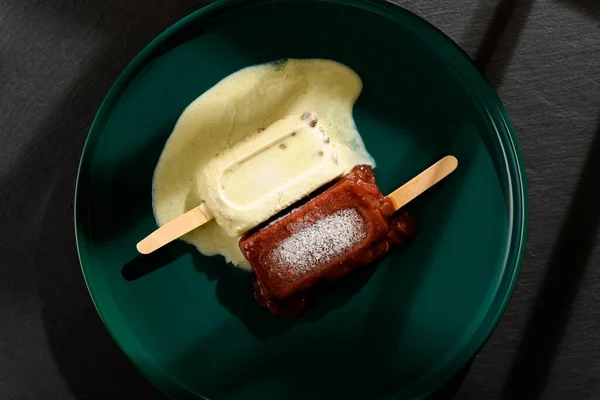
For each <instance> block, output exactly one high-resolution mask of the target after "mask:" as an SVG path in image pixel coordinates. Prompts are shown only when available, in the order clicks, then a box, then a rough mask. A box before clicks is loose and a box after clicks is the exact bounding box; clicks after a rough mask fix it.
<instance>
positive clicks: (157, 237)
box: [136, 206, 212, 254]
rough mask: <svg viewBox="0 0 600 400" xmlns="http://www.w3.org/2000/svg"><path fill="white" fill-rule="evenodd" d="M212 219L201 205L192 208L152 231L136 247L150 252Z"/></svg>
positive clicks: (140, 250)
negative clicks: (203, 210)
mask: <svg viewBox="0 0 600 400" xmlns="http://www.w3.org/2000/svg"><path fill="white" fill-rule="evenodd" d="M211 219H212V218H211V217H209V216H207V215H206V214H204V213H203V212H202V210H201V209H200V206H198V207H195V208H192V209H191V210H190V211H188V212H186V213H185V214H183V215H181V216H179V217H177V218H175V219H174V220H173V221H169V222H167V223H166V224H164V225H163V226H161V227H160V228H158V229H157V230H155V231H154V232H152V233H151V234H150V235H148V236H147V237H146V238H145V239H144V240H142V241H141V242H139V243H138V244H137V246H136V248H137V250H138V251H139V252H140V253H142V254H150V253H152V252H153V251H156V250H158V249H160V248H161V247H163V246H164V245H165V244H168V243H171V242H172V241H173V240H175V239H178V238H180V237H181V236H183V235H185V234H186V233H188V232H191V231H193V230H194V229H196V228H198V227H199V226H201V225H203V224H205V223H207V222H208V221H210V220H211Z"/></svg>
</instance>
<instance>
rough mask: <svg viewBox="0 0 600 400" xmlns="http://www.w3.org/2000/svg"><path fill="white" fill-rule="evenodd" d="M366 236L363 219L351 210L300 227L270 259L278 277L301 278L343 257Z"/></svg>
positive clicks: (347, 209) (273, 251)
mask: <svg viewBox="0 0 600 400" xmlns="http://www.w3.org/2000/svg"><path fill="white" fill-rule="evenodd" d="M366 236H367V232H366V227H365V222H364V220H363V218H362V216H361V215H360V214H359V213H358V211H356V210H355V209H354V208H346V209H343V210H339V211H336V212H335V213H333V214H331V215H328V216H326V217H325V218H322V219H319V220H317V221H316V222H314V223H312V224H310V225H306V226H301V227H299V229H298V231H297V232H295V233H294V234H293V235H292V236H290V237H289V238H287V239H285V240H284V241H282V242H281V243H279V244H278V245H277V246H276V247H275V248H274V249H273V250H272V252H271V254H270V257H271V258H272V261H273V263H274V264H275V265H274V269H275V270H276V271H277V273H278V275H280V276H282V275H284V274H285V275H288V274H289V275H294V276H297V275H304V274H307V273H309V272H311V271H312V270H314V269H316V268H318V267H321V266H323V265H325V264H327V263H329V262H331V261H333V260H335V259H336V258H338V257H340V256H342V255H343V254H344V253H345V252H347V251H349V250H351V249H352V248H353V247H354V246H356V245H358V244H360V242H361V241H362V240H363V239H364V238H365V237H366Z"/></svg>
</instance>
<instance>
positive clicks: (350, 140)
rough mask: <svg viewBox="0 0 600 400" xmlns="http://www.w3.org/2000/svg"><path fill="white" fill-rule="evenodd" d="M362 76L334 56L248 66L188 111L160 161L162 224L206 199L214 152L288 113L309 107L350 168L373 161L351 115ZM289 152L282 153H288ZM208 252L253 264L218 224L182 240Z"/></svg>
mask: <svg viewBox="0 0 600 400" xmlns="http://www.w3.org/2000/svg"><path fill="white" fill-rule="evenodd" d="M361 90H362V81H361V79H360V78H359V76H358V75H357V74H356V73H355V72H354V71H352V70H351V69H350V68H348V67H346V66H344V65H342V64H339V63H337V62H334V61H330V60H287V61H285V62H281V63H269V64H263V65H258V66H254V67H249V68H245V69H242V70H240V71H238V72H236V73H234V74H232V75H230V76H228V77H226V78H225V79H223V80H222V81H221V82H219V83H217V84H216V85H215V86H214V87H212V88H211V89H210V90H208V91H207V92H206V93H204V94H203V95H201V96H200V97H198V98H197V99H196V100H195V101H194V102H193V103H191V104H190V105H189V106H188V107H187V108H186V109H185V111H184V112H183V114H182V115H181V117H180V118H179V120H178V121H177V124H176V125H175V128H174V130H173V133H172V134H171V136H170V137H169V140H168V141H167V143H166V145H165V148H164V150H163V153H162V154H161V157H160V159H159V161H158V165H157V166H156V171H155V173H154V182H153V188H154V191H153V208H154V215H155V218H156V221H157V223H158V224H159V225H163V224H165V223H166V222H168V221H170V220H172V219H174V218H176V217H178V216H180V215H181V214H183V213H185V212H186V211H188V210H190V209H191V208H193V207H195V206H197V205H199V204H200V202H201V198H200V195H199V193H198V182H197V180H198V178H199V176H200V171H201V170H202V168H203V167H204V166H205V165H206V163H207V162H208V161H209V160H210V159H211V157H214V155H215V154H217V153H220V152H223V151H225V150H226V149H227V148H228V147H231V146H232V145H233V144H235V143H237V142H238V141H240V140H241V139H242V138H244V137H245V136H246V135H249V134H252V133H254V132H255V131H256V130H258V129H263V128H265V127H267V126H269V125H270V124H271V123H273V122H275V121H277V120H279V119H282V118H285V117H286V116H289V115H293V114H297V115H301V114H302V113H303V112H304V111H305V110H311V111H314V112H316V113H317V114H318V115H319V125H320V126H322V127H323V128H324V130H325V132H326V133H327V135H329V136H330V137H332V138H333V139H334V140H335V141H336V143H337V144H338V146H337V152H338V158H339V163H340V165H342V166H343V167H344V169H345V170H346V172H348V171H350V170H351V169H352V167H354V166H355V165H357V164H368V165H372V166H374V160H373V158H372V157H371V156H370V155H369V153H367V151H366V149H365V146H364V144H363V141H362V139H361V137H360V135H359V133H358V131H357V130H356V126H355V124H354V120H353V118H352V107H353V106H354V102H355V101H356V99H357V98H358V95H359V94H360V92H361ZM282 154H283V153H282ZM183 239H184V240H185V241H186V242H188V243H191V244H193V245H194V246H196V247H197V248H198V250H199V251H200V252H201V253H202V254H205V255H215V254H221V255H223V256H224V257H225V258H226V259H227V260H228V261H230V262H232V263H233V264H235V265H237V266H239V267H241V268H244V269H248V268H249V265H248V263H247V261H246V259H245V258H244V256H243V255H242V253H241V251H240V249H239V247H238V241H239V237H237V238H236V237H233V238H232V237H230V236H229V235H228V234H227V233H226V232H225V230H223V229H222V228H221V227H220V226H219V225H218V224H217V223H216V222H215V221H210V222H209V223H207V224H205V225H203V226H201V227H200V228H198V229H196V230H195V231H193V232H191V233H189V234H187V235H186V236H185V237H184V238H183Z"/></svg>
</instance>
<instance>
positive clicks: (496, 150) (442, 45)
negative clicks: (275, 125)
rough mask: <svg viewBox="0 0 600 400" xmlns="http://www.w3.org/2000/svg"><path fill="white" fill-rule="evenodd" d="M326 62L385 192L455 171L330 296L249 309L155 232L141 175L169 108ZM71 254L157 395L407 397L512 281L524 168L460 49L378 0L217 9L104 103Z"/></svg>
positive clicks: (235, 4) (211, 271)
mask: <svg viewBox="0 0 600 400" xmlns="http://www.w3.org/2000/svg"><path fill="white" fill-rule="evenodd" d="M282 58H328V59H332V60H335V61H339V62H341V63H344V64H346V65H348V66H349V67H351V68H352V69H353V70H354V71H356V72H357V73H358V74H359V75H360V76H361V78H362V79H363V83H364V89H363V92H362V94H361V96H360V98H359V100H358V102H357V103H356V106H355V109H354V117H355V120H356V124H357V126H358V130H359V131H360V132H361V134H362V137H363V139H364V141H365V144H366V147H367V149H368V150H369V151H370V153H371V154H372V155H373V156H374V157H375V159H376V160H377V162H378V167H377V168H376V173H377V176H378V179H379V183H380V187H381V189H382V192H384V193H386V192H389V191H391V190H392V189H393V188H395V187H397V186H398V185H400V184H402V183H404V182H405V181H407V180H408V179H410V178H411V177H412V176H414V175H415V174H417V173H418V172H420V171H421V170H423V169H424V168H426V167H427V166H429V165H430V164H432V163H433V162H435V161H436V160H438V159H439V158H441V157H442V156H444V155H446V154H453V155H455V156H456V157H457V158H458V159H459V163H460V165H459V168H458V170H457V171H456V172H455V173H454V174H453V175H452V176H451V177H450V178H449V179H447V180H446V181H445V182H444V183H443V184H441V185H439V186H438V187H436V188H435V189H434V190H432V191H431V192H429V193H428V194H427V195H425V196H424V197H423V198H421V199H419V200H418V201H417V202H416V203H415V204H414V205H413V206H412V207H413V209H414V211H415V213H416V214H417V217H418V219H419V223H420V230H419V232H418V235H417V237H416V239H415V241H414V242H413V243H412V244H411V245H410V246H409V247H408V248H407V249H406V250H405V251H402V252H400V253H397V254H394V255H391V256H388V257H387V258H385V259H384V260H383V261H382V262H380V263H379V265H378V266H377V268H374V267H365V268H362V269H360V270H359V271H356V272H355V273H353V274H351V275H350V276H348V277H347V278H345V279H343V280H342V281H341V282H339V283H338V284H336V285H335V286H334V287H333V288H332V290H331V291H330V293H329V294H328V295H327V296H326V297H325V299H324V300H323V301H322V302H321V303H320V304H319V305H318V306H317V307H316V308H314V309H313V310H311V311H310V312H309V313H308V314H306V315H305V316H304V317H303V318H300V319H281V318H277V317H274V316H272V315H270V314H269V313H268V312H267V311H266V310H265V309H263V308H261V307H259V306H258V305H257V303H256V302H255V301H254V298H253V296H252V291H251V288H250V283H249V277H248V276H247V275H246V274H242V273H240V272H238V271H236V270H235V269H233V268H231V267H230V266H228V265H227V264H225V262H224V261H223V259H222V258H221V257H204V256H202V255H200V254H198V253H197V252H196V251H195V250H194V249H193V248H192V247H191V246H188V245H185V244H183V243H174V244H172V245H171V246H168V247H167V248H165V249H163V250H162V251H160V252H158V253H156V254H154V255H152V256H149V257H139V256H138V255H137V254H136V249H135V244H136V243H137V241H138V240H140V239H141V238H143V237H144V236H145V235H146V234H148V233H149V232H151V231H152V230H153V229H155V228H156V225H155V222H154V218H153V216H152V205H151V200H152V196H151V191H152V186H151V185H152V174H153V171H154V167H155V165H156V163H157V160H158V157H159V155H160V153H161V150H162V148H163V146H164V144H165V142H166V140H167V138H168V137H169V134H170V132H171V130H172V128H173V126H174V124H175V122H176V121H177V118H178V117H179V115H180V114H181V112H182V111H183V110H184V108H185V107H186V106H187V105H188V104H189V103H190V102H192V101H193V100H194V99H195V98H196V97H198V96H199V95H200V94H202V93H203V92H204V91H206V90H207V89H209V88H210V87H212V86H213V85H214V84H216V83H217V82H218V81H219V80H221V79H222V78H224V77H226V76H227V75H229V74H231V73H233V72H235V71H237V70H239V69H241V68H244V67H247V66H250V65H254V64H259V63H264V62H268V61H273V60H280V59H282ZM75 220H76V235H77V242H78V248H79V256H80V259H81V265H82V269H83V273H84V275H85V278H86V281H87V284H88V286H89V290H90V293H91V295H92V297H93V299H94V302H95V304H96V307H97V308H98V312H99V313H100V315H101V317H102V319H103V321H104V323H105V324H106V326H107V327H108V329H109V330H110V332H111V334H112V335H113V337H114V338H115V340H116V341H117V342H118V343H119V345H120V346H121V348H122V349H123V350H124V352H125V353H126V354H127V356H128V357H129V358H130V359H131V360H132V361H133V362H134V363H135V364H136V365H137V366H138V367H139V368H140V369H141V370H142V371H143V372H144V374H145V375H146V376H147V377H148V378H149V379H150V380H151V381H152V382H153V383H154V384H156V386H158V387H159V388H160V389H162V390H163V391H164V392H165V393H167V394H169V395H170V396H172V397H175V398H185V399H189V398H196V397H197V398H201V397H203V396H204V397H206V398H210V399H225V398H227V399H248V398H260V399H275V398H286V399H296V398H297V399H305V398H314V399H317V398H323V399H329V398H346V399H363V398H369V399H375V398H422V397H424V396H426V395H427V394H429V393H432V392H433V391H435V390H436V389H437V388H438V387H440V386H441V385H442V384H443V383H444V382H446V381H447V380H448V379H450V378H451V377H452V376H453V375H454V374H455V373H456V372H457V371H458V370H459V369H460V368H461V367H462V366H463V365H464V364H465V363H466V362H467V361H468V360H469V359H470V358H471V357H473V355H474V354H475V353H476V352H477V350H478V349H479V348H480V347H481V346H482V344H483V343H484V341H485V340H486V338H487V337H488V336H489V335H490V333H491V332H492V330H493V328H494V327H495V325H496V324H497V322H498V320H499V318H500V316H501V314H502V312H503V310H504V308H505V306H506V303H507V301H508V298H509V296H510V293H511V291H512V289H513V286H514V284H515V281H516V278H517V275H518V270H519V265H520V261H521V256H522V252H523V245H524V240H525V225H526V200H525V183H524V171H523V164H522V161H521V157H520V155H519V151H518V148H517V144H516V139H515V135H514V133H513V132H512V127H511V125H510V122H509V121H508V117H507V116H506V113H505V111H504V109H503V107H502V105H501V103H500V101H499V100H498V98H497V97H496V95H495V94H494V92H493V90H492V89H491V88H490V87H489V86H488V84H487V83H486V82H485V80H484V79H483V78H482V77H481V75H480V74H479V73H478V72H477V71H476V69H475V68H474V66H473V65H472V63H471V62H470V60H469V59H468V57H467V56H466V55H465V54H464V53H463V52H462V51H461V50H460V49H459V48H458V47H457V46H456V45H455V44H454V43H452V42H451V41H450V40H449V39H448V38H447V37H446V36H444V35H443V34H442V33H440V32H439V31H437V30H436V29H435V28H433V27H432V26H431V25H429V24H428V23H426V22H424V21H423V20H421V19H420V18H418V17H416V16H415V15H413V14H411V13H409V12H407V11H405V10H403V9H401V8H399V7H397V6H395V5H393V4H391V3H386V2H384V1H367V0H353V1H348V0H344V1H341V0H340V1H337V0H330V1H309V0H304V1H293V0H289V1H272V0H268V1H220V2H217V3H214V4H212V5H211V6H208V7H205V8H203V9H202V10H199V11H197V12H195V13H194V14H192V15H190V16H188V17H186V18H184V19H183V20H181V21H180V22H178V23H177V24H175V25H174V26H172V27H171V28H169V29H168V30H166V31H165V32H164V33H163V34H161V35H160V36H159V37H158V38H157V39H156V40H154V41H153V42H152V43H151V44H150V45H149V46H148V47H146V48H145V49H144V50H143V51H142V52H141V53H140V54H139V55H138V56H137V57H136V58H135V59H134V61H133V62H132V63H131V65H129V66H128V67H127V69H126V70H125V72H123V74H122V76H121V77H120V78H119V79H118V81H117V82H116V83H115V85H114V87H113V88H112V90H111V91H110V93H109V94H108V96H107V97H106V99H105V101H104V103H103V104H102V107H101V108H100V111H99V112H98V115H97V117H96V120H95V121H94V124H93V126H92V128H91V131H90V134H89V138H88V141H87V144H86V146H85V150H84V153H83V157H82V161H81V166H80V171H79V177H78V183H77V194H76V213H75Z"/></svg>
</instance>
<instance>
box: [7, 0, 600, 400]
mask: <svg viewBox="0 0 600 400" xmlns="http://www.w3.org/2000/svg"><path fill="white" fill-rule="evenodd" d="M397 2H398V3H399V4H401V5H403V6H405V7H406V8H408V9H410V10H412V11H414V12H416V13H417V14H419V15H421V16H422V17H424V18H426V19H427V20H429V21H430V22H432V23H433V24H434V25H436V26H437V27H438V28H440V29H441V30H442V31H444V32H445V33H447V34H448V35H449V36H451V37H452V38H453V39H454V40H456V41H457V42H458V43H459V44H460V45H461V46H462V47H463V48H464V49H465V51H467V52H468V53H469V54H470V55H471V56H472V57H473V58H474V59H475V61H476V62H477V64H478V65H479V66H480V68H481V69H482V70H483V71H484V72H485V74H486V76H487V77H488V78H489V80H490V82H491V83H492V84H493V85H494V86H495V87H496V88H497V90H498V93H499V95H500V97H501V98H502V100H503V101H504V104H505V106H506V108H507V109H508V111H509V113H510V115H511V118H512V121H513V123H514V125H515V127H516V129H517V131H518V134H519V139H520V141H521V146H522V149H523V154H524V157H525V162H526V167H527V174H528V179H529V199H530V219H529V222H530V225H529V242H528V246H527V254H526V256H525V263H524V267H523V270H522V273H521V277H520V280H519V283H518V286H517V288H516V290H515V293H514V296H513V298H512V301H511V302H510V305H509V307H508V309H507V311H506V313H505V315H504V318H503V319H502V321H501V323H500V326H499V327H498V329H497V330H496V331H495V333H494V334H493V335H492V337H491V338H490V340H489V342H488V343H487V344H486V346H485V347H484V348H483V349H482V351H481V352H480V354H479V355H478V356H477V357H476V358H475V360H474V362H473V364H472V366H471V368H470V370H468V372H467V371H465V372H466V373H467V374H466V378H464V381H463V382H462V386H461V387H460V389H458V393H457V395H456V398H457V399H519V398H524V399H536V398H542V399H577V400H579V399H598V398H600V386H599V385H600V382H599V380H598V377H599V376H600V337H599V335H598V334H599V332H600V307H599V306H600V270H599V269H598V268H597V265H598V261H600V252H599V251H600V248H599V246H598V243H599V241H598V223H599V220H600V3H599V2H598V1H597V0H496V1H493V0H454V1H442V0H437V1H433V0H432V1H420V0H398V1H397ZM203 3H204V2H202V1H193V0H170V1H159V0H94V1H92V0H79V1H77V0H0V238H1V239H2V244H1V245H0V399H3V400H13V399H15V400H17V399H18V400H22V399H77V400H82V399H92V400H95V399H98V400H105V399H131V398H144V399H162V398H164V397H163V395H161V394H160V393H159V392H158V391H157V390H156V389H154V388H153V387H152V385H151V384H150V383H148V382H147V381H146V380H145V379H144V378H143V377H142V376H141V374H140V373H139V372H137V370H136V369H135V368H134V367H133V366H132V365H131V364H130V363H129V362H128V360H127V359H126V357H125V356H124V355H123V354H122V353H121V352H120V350H119V349H118V347H117V346H116V345H115V344H114V342H113V341H112V340H111V338H110V337H109V335H108V333H107V332H106V330H105V329H104V327H103V325H102V323H101V322H100V319H99V317H98V315H97V314H96V311H95V310H94V308H93V305H92V303H91V300H90V298H89V296H88V294H87V291H86V289H85V285H84V283H83V279H82V276H81V273H80V272H79V267H78V262H77V255H76V251H75V243H74V235H73V227H72V214H73V210H72V208H73V191H74V184H75V175H76V168H77V164H78V160H79V156H80V153H81V149H82V146H83V142H84V140H85V136H86V134H87V130H88V128H89V126H90V123H91V121H92V119H93V117H94V114H95V112H96V110H97V108H98V106H99V104H100V102H101V100H102V98H103V97H104V95H105V94H106V92H107V91H108V89H109V87H110V85H111V84H112V82H113V81H114V80H115V78H116V77H117V75H118V73H119V72H120V71H121V70H122V69H123V68H124V66H125V65H126V64H127V63H128V62H129V61H130V60H131V59H132V58H133V56H134V55H135V54H136V53H137V52H138V51H139V50H140V49H141V48H142V47H143V46H144V45H145V44H146V43H148V41H150V40H151V39H152V38H153V37H155V36H156V35H157V34H158V33H159V32H161V31H162V30H163V29H165V28H166V27H168V26H169V25H170V24H172V23H173V22H175V21H176V20H178V19H179V18H181V17H182V16H184V15H186V14H188V13H190V12H191V11H193V10H195V9H197V8H199V7H200V6H201V5H202V4H203ZM460 378H462V376H461V377H460ZM460 378H459V379H457V380H456V381H455V382H453V384H452V385H450V386H449V388H448V389H447V391H446V392H445V393H444V394H443V395H440V396H438V398H448V397H450V395H449V394H448V393H452V392H454V391H456V388H457V386H458V384H460V381H461V379H460Z"/></svg>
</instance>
